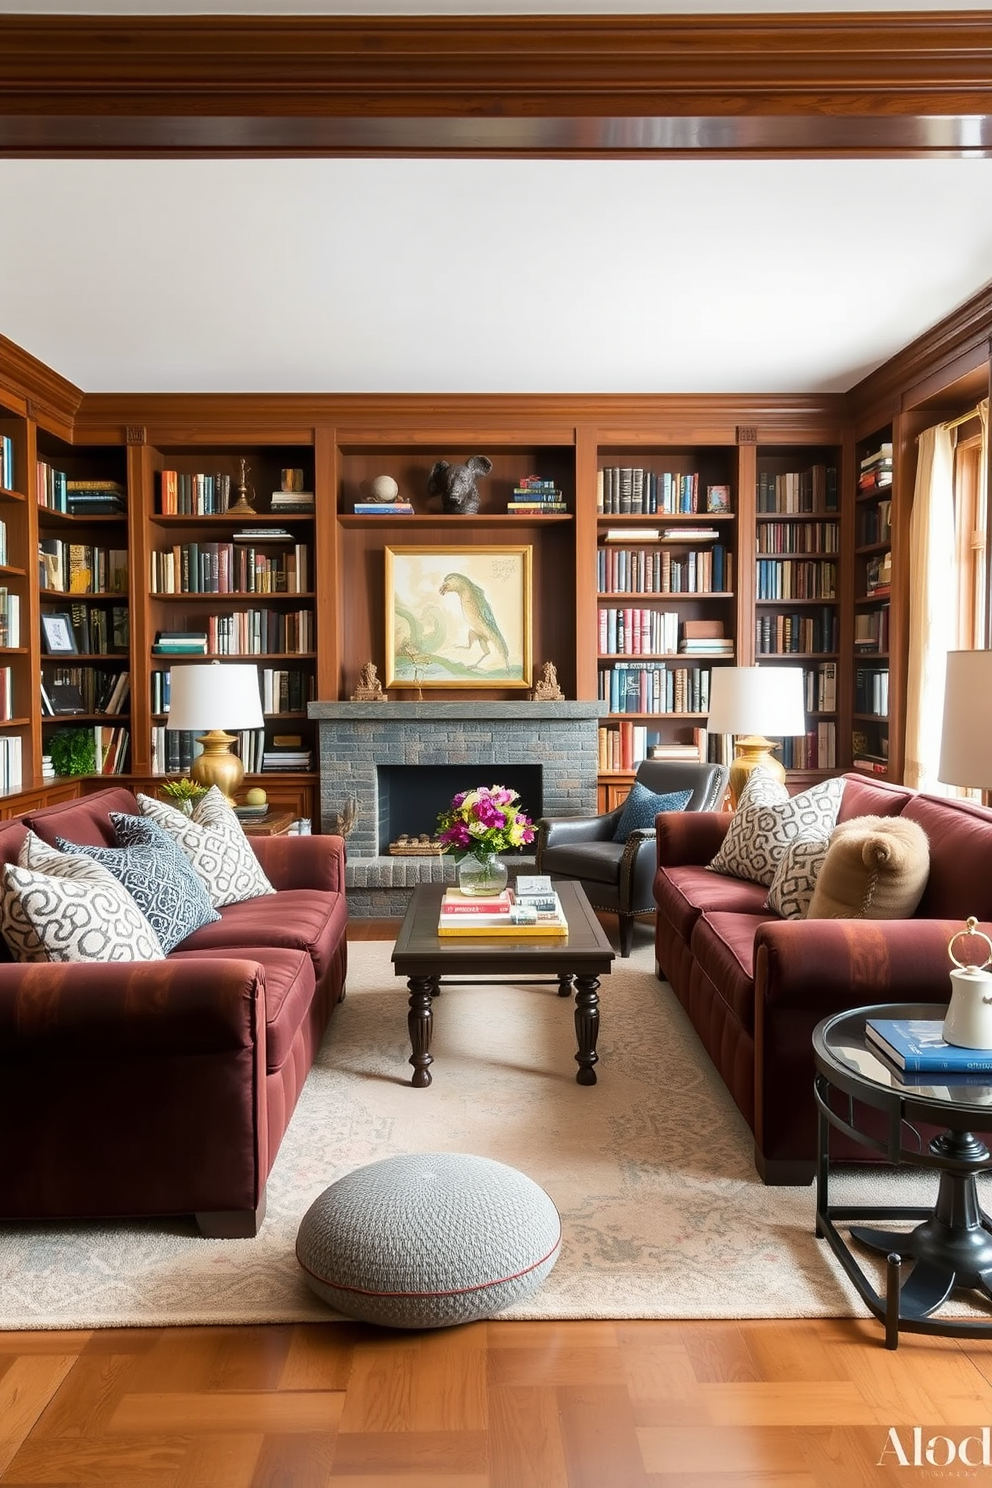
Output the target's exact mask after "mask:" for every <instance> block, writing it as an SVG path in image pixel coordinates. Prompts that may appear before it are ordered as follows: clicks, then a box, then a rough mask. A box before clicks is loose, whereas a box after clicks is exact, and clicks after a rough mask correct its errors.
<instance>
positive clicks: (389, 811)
mask: <svg viewBox="0 0 992 1488" xmlns="http://www.w3.org/2000/svg"><path fill="white" fill-rule="evenodd" d="M541 776H542V767H541V766H540V765H492V764H489V765H380V766H379V767H378V768H377V770H376V777H377V784H378V796H379V852H380V853H381V854H385V853H388V851H389V844H390V843H391V842H396V841H397V840H398V838H399V837H400V836H401V835H402V834H403V833H404V832H405V833H406V835H407V836H408V837H419V836H420V835H421V833H424V832H426V833H427V835H428V836H429V837H433V836H434V835H435V833H436V831H437V819H438V816H439V814H440V813H441V812H442V811H444V810H446V808H447V807H448V806H449V805H450V804H451V799H452V797H453V796H456V795H457V794H458V793H459V791H467V790H474V789H475V788H476V787H477V786H480V785H505V786H507V787H508V789H510V790H515V791H516V792H517V794H518V795H519V797H520V809H521V810H522V811H524V812H526V814H527V815H528V816H529V817H530V819H531V821H533V822H536V821H537V819H538V817H539V816H540V815H541V813H542V811H543V796H542V790H541ZM533 850H534V849H533V846H528V847H525V848H519V849H517V850H516V851H517V853H518V854H519V853H532V852H533Z"/></svg>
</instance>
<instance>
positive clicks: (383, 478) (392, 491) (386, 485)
mask: <svg viewBox="0 0 992 1488" xmlns="http://www.w3.org/2000/svg"><path fill="white" fill-rule="evenodd" d="M399 494H400V488H399V486H398V485H397V484H396V482H395V481H394V480H393V477H392V476H391V475H377V476H376V477H375V479H374V480H371V481H369V495H370V496H371V498H372V500H373V501H395V500H396V498H397V496H398V495H399Z"/></svg>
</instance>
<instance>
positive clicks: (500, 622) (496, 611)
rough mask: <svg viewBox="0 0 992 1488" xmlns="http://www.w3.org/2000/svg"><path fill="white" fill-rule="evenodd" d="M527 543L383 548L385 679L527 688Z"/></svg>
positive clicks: (405, 683)
mask: <svg viewBox="0 0 992 1488" xmlns="http://www.w3.org/2000/svg"><path fill="white" fill-rule="evenodd" d="M531 557H532V549H531V548H530V547H528V546H524V545H520V544H509V545H504V546H500V547H464V546H463V547H452V548H439V547H402V548H386V549H385V563H386V573H385V581H386V582H385V588H386V682H385V685H386V687H387V688H388V687H416V688H430V687H443V688H483V687H484V688H487V689H488V688H503V687H505V688H525V687H526V688H529V687H530V686H531V685H532V680H531V674H532V659H531V569H532V563H531Z"/></svg>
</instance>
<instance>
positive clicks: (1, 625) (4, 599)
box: [0, 586, 21, 646]
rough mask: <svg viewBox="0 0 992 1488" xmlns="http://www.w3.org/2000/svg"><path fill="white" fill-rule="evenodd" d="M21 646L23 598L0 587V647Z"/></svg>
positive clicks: (4, 587)
mask: <svg viewBox="0 0 992 1488" xmlns="http://www.w3.org/2000/svg"><path fill="white" fill-rule="evenodd" d="M20 644H21V597H20V595H19V594H15V593H14V592H13V590H11V589H8V588H7V587H6V586H0V646H19V645H20Z"/></svg>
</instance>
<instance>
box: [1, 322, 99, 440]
mask: <svg viewBox="0 0 992 1488" xmlns="http://www.w3.org/2000/svg"><path fill="white" fill-rule="evenodd" d="M0 388H2V389H3V391H4V393H5V395H7V396H8V398H9V400H10V401H11V402H12V403H16V404H17V405H18V406H19V408H20V409H21V410H22V411H23V413H24V414H25V415H26V416H27V417H29V418H32V419H34V420H36V422H38V423H39V424H41V425H42V426H43V427H45V428H48V429H50V430H51V432H52V433H53V434H59V435H60V436H61V437H62V438H68V437H70V431H71V429H72V425H73V420H74V419H75V417H76V414H77V413H78V412H79V409H80V407H81V405H82V402H83V393H82V389H81V388H78V387H76V385H75V383H72V382H69V380H68V379H67V378H65V377H61V376H60V375H59V373H58V372H55V371H53V370H52V368H51V367H48V366H46V365H45V363H44V362H40V361H39V360H38V358H37V357H33V356H32V355H31V353H30V352H28V351H25V350H24V348H23V347H21V346H18V345H17V344H16V342H14V341H9V340H8V339H7V337H6V336H0Z"/></svg>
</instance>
